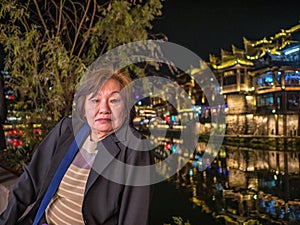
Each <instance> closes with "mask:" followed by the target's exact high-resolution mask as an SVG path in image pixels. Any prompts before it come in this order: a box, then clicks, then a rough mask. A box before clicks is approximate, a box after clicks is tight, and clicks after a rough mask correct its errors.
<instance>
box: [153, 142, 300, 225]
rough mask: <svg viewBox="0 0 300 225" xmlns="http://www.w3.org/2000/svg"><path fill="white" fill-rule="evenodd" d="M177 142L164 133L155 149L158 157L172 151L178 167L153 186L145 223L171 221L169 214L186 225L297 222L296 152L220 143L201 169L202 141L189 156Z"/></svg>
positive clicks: (299, 214) (298, 181)
mask: <svg viewBox="0 0 300 225" xmlns="http://www.w3.org/2000/svg"><path fill="white" fill-rule="evenodd" d="M182 146H183V145H182V143H178V142H177V141H176V140H175V139H174V140H173V139H172V138H171V139H170V138H169V139H168V140H167V141H166V142H164V143H163V144H162V145H161V146H160V148H158V151H157V156H159V157H160V160H161V159H164V158H166V157H168V155H170V154H174V155H176V159H177V160H178V163H177V164H176V165H177V166H178V171H177V173H176V174H174V175H172V176H170V178H169V179H167V180H166V181H164V182H161V183H159V184H157V185H156V192H155V195H154V204H153V207H152V224H151V225H162V224H176V223H175V222H174V221H175V220H174V216H175V217H181V218H182V219H183V221H187V220H189V222H190V223H191V224H192V225H200V224H237V225H239V224H244V225H248V224H259V223H260V224H300V200H299V199H300V191H299V187H300V176H299V171H300V169H299V161H300V160H299V158H300V154H299V151H294V150H293V151H284V150H276V149H273V150H266V149H251V148H246V147H239V146H228V145H223V146H222V147H221V149H220V150H219V152H218V155H217V156H216V157H215V159H214V160H213V161H212V162H211V163H210V164H209V165H207V166H208V167H207V168H206V169H205V170H203V171H201V170H200V169H199V168H201V165H202V164H203V163H204V162H203V160H202V158H201V156H202V155H203V152H204V151H205V150H206V149H205V148H206V146H207V143H206V142H199V143H198V144H197V147H196V151H195V152H194V154H192V155H187V154H185V153H184V147H182ZM187 157H188V158H189V159H188V163H186V164H185V165H184V166H182V165H180V163H181V162H182V161H183V160H185V161H186V158H187ZM179 165H180V166H179ZM169 169H170V168H167V167H166V168H165V170H162V171H160V172H161V173H162V175H166V173H168V171H169ZM182 224H184V223H182Z"/></svg>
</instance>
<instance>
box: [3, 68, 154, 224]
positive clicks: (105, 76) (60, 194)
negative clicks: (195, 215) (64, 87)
mask: <svg viewBox="0 0 300 225" xmlns="http://www.w3.org/2000/svg"><path fill="white" fill-rule="evenodd" d="M130 82H131V80H130V78H129V76H127V75H126V74H125V73H123V72H120V71H119V72H113V71H112V70H110V69H100V70H96V71H93V72H91V73H90V74H89V76H86V79H84V80H83V82H82V83H81V85H80V86H79V89H78V91H77V92H76V94H75V112H74V114H73V118H72V119H70V118H64V119H62V120H61V121H60V122H59V123H58V124H57V125H56V126H55V128H54V129H53V130H52V131H51V132H50V133H49V134H48V136H47V137H46V138H45V139H44V140H43V142H42V143H41V144H40V145H39V147H38V148H37V149H36V151H35V153H34V155H33V158H32V160H31V162H30V163H29V164H28V165H27V166H25V167H24V173H23V174H22V175H21V176H20V178H19V179H18V181H17V183H16V185H15V186H14V187H13V190H12V192H11V197H10V201H9V204H8V207H7V209H6V210H5V211H4V212H3V213H2V215H1V216H0V224H1V225H4V224H7V225H12V224H28V225H29V224H30V225H31V224H49V225H50V224H59V225H62V224H72V225H77V224H78V225H79V224H91V225H92V224H97V225H117V224H118V225H144V224H145V225H146V224H148V217H149V205H150V198H151V186H150V185H130V184H129V185H128V184H127V183H126V182H123V181H126V179H127V177H126V175H125V174H126V173H124V171H123V170H120V168H121V169H122V166H121V167H119V168H117V169H116V168H114V167H113V166H110V164H112V161H114V160H112V161H109V160H108V161H107V160H106V158H107V157H106V156H105V154H104V153H105V152H106V153H107V152H108V153H109V155H111V156H112V157H113V158H114V159H116V160H117V162H122V163H123V164H122V165H125V166H124V169H125V167H126V165H134V166H141V165H145V166H147V165H150V164H153V156H152V153H151V151H138V150H137V149H132V148H130V146H136V145H135V144H133V145H131V144H130V141H131V140H130V137H129V136H128V135H127V134H129V133H130V134H133V135H134V137H135V138H138V139H143V136H142V135H141V134H140V133H139V132H137V131H136V130H135V129H134V128H133V127H131V125H130V124H131V123H130V122H129V120H130V119H132V118H131V116H130V113H129V112H130V108H131V103H130V93H129V91H128V90H127V91H126V90H125V91H123V90H122V89H124V88H125V87H126V86H127V85H128V84H129V83H130ZM131 137H132V136H131ZM141 143H147V142H141ZM139 148H143V146H139ZM105 160H106V161H105ZM99 168H101V169H99ZM110 170H111V172H110ZM101 171H106V172H107V171H108V172H107V173H106V174H108V175H109V176H107V175H104V173H103V174H102V173H101ZM123 174H124V177H122V176H123ZM115 175H117V176H119V178H117V179H116V180H117V181H116V180H114V176H115ZM127 175H128V174H127ZM148 175H149V174H148ZM145 176H147V174H145ZM110 178H112V179H110ZM118 179H119V180H118ZM130 179H134V178H133V177H131V178H130ZM119 181H120V182H119Z"/></svg>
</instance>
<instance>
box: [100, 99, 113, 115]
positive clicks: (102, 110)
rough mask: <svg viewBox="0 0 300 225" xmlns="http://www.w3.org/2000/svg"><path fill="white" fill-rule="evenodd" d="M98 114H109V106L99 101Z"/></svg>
mask: <svg viewBox="0 0 300 225" xmlns="http://www.w3.org/2000/svg"><path fill="white" fill-rule="evenodd" d="M98 113H100V114H101V113H110V108H109V104H108V102H107V101H106V100H104V99H103V100H101V101H100V104H99V110H98Z"/></svg>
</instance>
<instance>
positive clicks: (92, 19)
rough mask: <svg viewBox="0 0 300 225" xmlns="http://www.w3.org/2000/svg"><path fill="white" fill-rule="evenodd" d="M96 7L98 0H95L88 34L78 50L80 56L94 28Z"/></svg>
mask: <svg viewBox="0 0 300 225" xmlns="http://www.w3.org/2000/svg"><path fill="white" fill-rule="evenodd" d="M96 8H97V2H96V0H94V10H93V14H92V18H91V22H90V25H89V28H88V31H87V34H86V35H85V37H84V39H83V41H82V44H81V47H80V50H79V52H78V57H79V56H80V55H81V52H82V51H83V48H84V46H85V43H86V42H87V39H88V37H89V36H90V33H91V30H92V26H93V23H94V19H95V15H96Z"/></svg>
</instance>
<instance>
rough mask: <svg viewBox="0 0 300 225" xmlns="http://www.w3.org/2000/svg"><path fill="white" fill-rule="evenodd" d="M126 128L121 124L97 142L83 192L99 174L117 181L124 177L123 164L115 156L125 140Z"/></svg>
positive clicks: (86, 190)
mask: <svg viewBox="0 0 300 225" xmlns="http://www.w3.org/2000/svg"><path fill="white" fill-rule="evenodd" d="M128 128H129V127H128V126H123V127H121V128H120V129H119V130H118V131H117V132H116V133H114V134H111V135H109V136H108V137H106V138H104V139H103V140H101V141H99V142H98V145H97V148H98V153H97V155H96V158H95V161H94V163H93V167H92V169H91V172H90V175H89V178H88V180H87V185H86V188H85V194H86V193H87V192H88V190H89V189H90V188H91V186H92V185H93V183H94V182H95V181H96V179H97V178H98V177H99V176H100V175H101V176H103V177H105V178H106V179H108V180H111V181H115V182H117V183H118V181H120V179H123V178H124V176H123V172H124V170H123V168H124V167H123V165H124V164H123V163H122V162H121V163H120V161H119V159H117V157H118V154H119V152H120V151H121V149H122V148H123V146H124V143H125V142H126V140H127V130H128ZM125 146H126V144H125Z"/></svg>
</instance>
